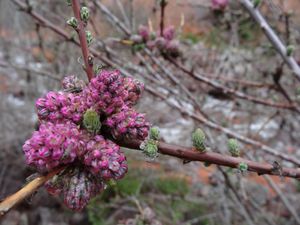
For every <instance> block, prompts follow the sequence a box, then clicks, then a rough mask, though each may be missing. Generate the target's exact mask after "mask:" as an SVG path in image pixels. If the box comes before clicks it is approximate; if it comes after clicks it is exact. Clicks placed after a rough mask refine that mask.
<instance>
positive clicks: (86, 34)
mask: <svg viewBox="0 0 300 225" xmlns="http://www.w3.org/2000/svg"><path fill="white" fill-rule="evenodd" d="M85 36H86V41H87V43H88V45H90V44H91V43H92V41H93V35H92V33H91V31H88V30H87V31H85Z"/></svg>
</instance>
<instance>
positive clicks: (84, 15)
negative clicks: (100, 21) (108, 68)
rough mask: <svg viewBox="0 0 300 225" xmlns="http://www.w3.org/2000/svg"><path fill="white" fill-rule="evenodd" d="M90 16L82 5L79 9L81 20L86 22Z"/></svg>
mask: <svg viewBox="0 0 300 225" xmlns="http://www.w3.org/2000/svg"><path fill="white" fill-rule="evenodd" d="M89 17H90V11H89V9H88V8H87V7H82V8H81V10H80V18H81V19H82V21H84V22H87V21H88V20H89Z"/></svg>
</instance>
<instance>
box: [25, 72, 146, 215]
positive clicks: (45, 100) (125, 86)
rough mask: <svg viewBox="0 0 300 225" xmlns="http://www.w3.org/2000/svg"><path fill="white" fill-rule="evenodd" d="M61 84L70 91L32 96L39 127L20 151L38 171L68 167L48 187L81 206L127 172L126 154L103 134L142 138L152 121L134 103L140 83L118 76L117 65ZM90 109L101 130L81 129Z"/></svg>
mask: <svg viewBox="0 0 300 225" xmlns="http://www.w3.org/2000/svg"><path fill="white" fill-rule="evenodd" d="M74 81H75V82H74ZM78 84H79V85H78ZM63 87H64V89H65V90H66V91H70V90H72V91H73V92H71V93H70V92H54V91H51V92H49V93H48V94H46V95H45V96H44V97H42V98H39V99H38V100H37V101H36V108H37V113H38V117H39V120H40V126H39V130H38V131H35V132H34V133H33V135H32V137H31V138H30V139H29V140H27V141H26V142H25V144H24V146H23V151H24V153H25V156H26V161H27V163H28V165H30V166H32V167H34V168H35V169H36V170H38V171H39V172H42V173H44V172H48V171H51V170H53V169H55V168H58V167H61V166H66V167H67V169H65V170H67V171H69V172H66V173H60V174H59V175H57V176H56V178H55V179H54V178H53V179H52V180H51V181H49V182H48V183H47V185H46V186H47V190H48V191H49V192H50V193H52V194H62V195H63V196H64V199H65V203H66V205H67V206H68V207H69V208H71V209H74V210H80V209H82V208H83V207H84V206H85V205H86V204H87V203H88V201H89V199H90V198H91V197H93V196H94V195H95V194H97V193H99V192H100V191H101V190H102V187H103V186H104V184H105V182H107V181H109V180H110V179H113V180H118V179H121V178H122V177H123V176H124V175H125V173H126V172H127V162H126V157H125V155H124V154H123V153H122V152H121V150H120V147H119V146H118V145H117V144H115V143H114V142H113V140H109V139H108V138H106V137H113V138H114V140H115V139H122V138H134V139H140V140H144V139H145V138H146V137H147V135H148V131H149V127H150V124H149V122H147V121H146V119H145V115H144V114H140V113H138V112H136V111H135V110H134V109H133V108H132V106H134V105H135V104H136V103H137V101H138V99H139V98H140V96H141V93H142V91H143V89H144V86H143V84H142V83H140V82H139V81H137V80H134V79H132V78H129V77H122V76H121V74H120V72H119V71H117V70H113V71H108V70H104V71H102V72H100V74H99V75H97V76H96V77H94V78H93V79H92V80H91V81H90V83H89V84H88V85H82V82H81V81H79V80H77V78H75V77H74V76H72V77H67V78H65V79H64V81H63ZM90 110H93V111H94V112H95V113H94V114H92V116H96V117H98V123H99V119H100V121H101V123H102V126H99V127H101V129H98V130H99V132H96V133H92V132H90V131H89V130H88V129H85V128H86V127H85V126H84V123H83V118H84V119H85V123H88V121H86V119H87V117H88V116H85V115H88V114H87V113H86V112H87V111H90ZM93 121H95V120H93V119H91V124H92V125H93ZM98 123H97V124H98ZM97 124H96V125H97ZM94 125H95V124H94ZM96 125H95V126H96ZM96 130H97V129H96ZM70 171H72V172H70ZM74 171H75V172H74ZM76 171H77V172H76Z"/></svg>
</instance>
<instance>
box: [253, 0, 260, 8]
mask: <svg viewBox="0 0 300 225" xmlns="http://www.w3.org/2000/svg"><path fill="white" fill-rule="evenodd" d="M259 4H260V0H254V1H253V6H254V8H257V7H258V5H259Z"/></svg>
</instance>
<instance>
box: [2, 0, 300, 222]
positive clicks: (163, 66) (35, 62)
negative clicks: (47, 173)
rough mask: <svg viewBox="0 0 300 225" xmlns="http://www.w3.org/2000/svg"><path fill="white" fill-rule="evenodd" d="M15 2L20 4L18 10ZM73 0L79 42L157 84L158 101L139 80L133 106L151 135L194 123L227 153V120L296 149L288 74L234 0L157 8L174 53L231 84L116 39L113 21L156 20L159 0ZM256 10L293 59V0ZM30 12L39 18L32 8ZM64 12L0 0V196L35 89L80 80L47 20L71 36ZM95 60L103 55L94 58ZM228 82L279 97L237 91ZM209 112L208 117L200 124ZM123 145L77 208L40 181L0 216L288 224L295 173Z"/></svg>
mask: <svg viewBox="0 0 300 225" xmlns="http://www.w3.org/2000/svg"><path fill="white" fill-rule="evenodd" d="M18 2H19V3H20V2H21V3H22V4H23V5H25V7H28V6H30V10H20V5H18V4H17V3H18ZM82 2H83V4H86V5H87V6H88V7H89V8H90V9H91V17H92V18H91V22H90V23H89V25H88V29H89V30H90V31H91V32H92V33H93V36H94V41H93V44H92V45H91V48H93V49H95V50H96V51H98V52H100V53H101V55H102V57H105V58H107V59H109V60H111V61H112V62H114V63H115V64H116V65H117V67H118V66H119V67H121V68H123V69H124V70H125V71H127V72H128V74H129V75H131V76H133V77H135V78H137V79H139V80H141V81H143V82H144V83H145V85H146V86H149V87H151V88H153V89H154V90H155V91H156V92H157V93H162V94H164V95H165V96H166V99H167V100H168V101H167V100H163V101H162V100H161V99H159V98H157V97H155V96H153V95H152V94H151V93H149V92H146V91H145V93H144V95H143V97H142V99H141V100H140V102H139V104H138V105H137V106H136V107H137V108H138V110H139V111H140V112H144V113H146V114H147V118H148V119H149V121H151V123H152V124H154V125H156V126H158V127H159V128H160V131H161V136H162V140H164V141H165V142H167V143H172V144H179V145H184V146H191V145H192V142H191V133H192V132H193V130H195V129H196V128H197V127H201V128H202V129H203V130H204V131H205V133H206V135H207V146H209V148H210V149H212V150H214V151H218V152H220V153H224V154H228V152H227V151H228V150H227V144H226V143H227V140H228V138H230V137H231V136H232V135H230V134H229V133H228V132H227V133H226V132H222V129H228V130H231V131H233V132H234V134H238V135H242V137H247V138H248V139H250V140H254V141H256V142H258V143H263V144H265V145H267V146H270V147H271V148H273V149H276V150H278V151H279V152H281V153H283V154H289V155H292V156H293V157H295V158H299V157H300V148H299V147H300V124H299V120H300V116H299V112H297V111H296V110H293V109H290V108H288V107H286V108H285V107H281V106H280V104H285V105H289V104H290V105H293V104H294V105H299V103H300V84H299V82H297V81H296V79H295V78H294V76H293V75H292V72H291V71H290V70H289V68H288V67H287V66H286V65H284V63H283V60H282V58H281V57H280V55H279V54H278V53H276V51H275V50H274V48H273V46H272V45H271V44H270V42H268V40H267V39H266V38H265V36H264V34H263V33H262V31H261V29H260V27H259V26H258V25H257V24H256V23H255V22H254V21H253V19H252V18H251V17H250V16H249V14H248V12H247V11H245V10H244V8H243V7H242V5H240V3H239V1H229V2H228V3H226V5H225V6H224V7H221V8H220V9H217V10H216V9H213V7H212V6H213V3H212V2H213V1H210V0H188V1H184V0H169V1H168V4H167V6H166V8H165V17H164V23H165V26H166V27H167V26H171V25H172V26H174V27H175V28H176V39H177V40H178V41H179V42H180V55H179V56H178V57H177V58H176V60H177V61H179V62H180V63H181V65H184V66H185V67H186V68H188V70H190V71H193V72H194V73H198V74H201V76H204V77H206V79H208V80H209V81H212V82H215V83H217V84H221V86H222V87H226V88H230V89H232V90H234V92H235V93H234V94H231V93H228V92H226V91H225V89H224V88H216V87H214V86H212V85H208V84H207V83H205V82H201V81H199V80H195V79H194V78H192V77H191V76H188V75H187V74H186V73H184V72H183V71H182V70H180V69H178V68H176V66H174V65H173V64H171V63H170V62H169V61H168V60H165V59H164V57H163V56H161V55H159V54H157V53H149V52H147V50H145V49H142V50H140V51H138V50H137V49H134V48H132V47H131V46H128V45H126V44H123V43H122V41H120V40H125V39H128V35H126V34H125V33H124V31H122V29H120V26H119V25H118V24H120V23H122V24H123V25H124V26H125V27H127V28H128V30H129V31H130V33H131V34H136V33H137V30H138V27H139V26H140V25H145V26H148V27H149V26H150V27H152V28H153V30H159V26H160V25H159V24H160V21H161V17H160V13H161V11H160V10H161V8H160V1H157V0H111V1H109V0H105V1H96V0H93V1H92V0H91V1H82ZM225 2H226V1H225ZM22 4H21V5H22ZM260 10H261V12H262V14H263V15H264V16H265V18H266V19H267V21H268V22H269V23H270V25H271V26H272V28H273V29H274V30H275V31H276V32H277V34H278V35H279V37H280V38H281V39H282V40H283V41H284V42H285V43H286V44H288V45H293V46H294V48H295V50H294V52H293V55H294V57H295V59H296V60H298V61H300V48H299V42H300V33H299V32H300V2H299V1H298V0H285V1H283V0H265V1H263V3H262V4H261V5H260ZM33 12H34V13H37V14H38V15H40V16H41V17H42V18H44V19H46V21H48V22H45V21H43V22H41V21H39V20H37V19H36V18H35V17H34V16H32V15H33ZM34 15H35V14H34ZM112 15H113V16H112ZM71 16H72V10H71V8H70V7H68V6H67V4H66V1H63V0H51V1H50V0H40V1H37V0H27V1H25V0H24V1H9V0H0V115H1V116H0V127H1V129H0V199H3V198H4V197H6V196H7V195H9V194H12V193H14V192H15V191H17V190H18V189H20V188H21V187H22V185H24V184H25V182H26V178H27V177H29V176H30V175H31V174H33V173H34V171H33V170H32V169H30V168H28V167H27V166H26V164H25V160H24V156H23V153H22V145H23V143H24V141H25V140H26V139H27V138H29V137H30V136H31V133H32V132H33V131H34V129H35V126H36V123H37V116H36V113H35V107H34V103H35V100H36V99H37V98H38V97H39V96H41V95H43V94H45V93H47V92H48V91H49V90H59V89H60V88H61V83H60V81H61V79H62V78H63V77H64V76H66V75H72V74H74V75H76V76H78V77H80V78H82V79H84V80H85V81H87V80H86V75H85V74H84V71H83V69H82V67H81V63H82V58H81V50H80V48H78V47H77V46H76V45H74V44H73V43H72V40H71V39H70V40H66V39H65V38H64V37H62V35H59V34H58V33H57V32H54V31H53V30H51V29H49V26H50V27H51V26H52V25H53V26H54V27H59V28H60V29H62V31H64V32H66V34H68V36H69V37H70V38H72V37H73V38H77V37H76V34H74V31H72V29H71V28H69V27H68V26H67V25H66V22H65V21H66V20H67V19H68V18H70V17H71ZM49 22H50V23H51V25H49ZM45 25H46V26H45ZM95 63H97V64H98V65H100V66H102V67H104V66H106V65H105V63H103V62H102V61H101V59H99V58H95ZM109 66H111V65H109ZM236 93H242V94H244V95H246V96H253V97H254V98H256V99H260V100H266V101H271V102H274V103H278V104H279V106H278V107H277V106H276V104H275V106H270V105H268V104H259V103H257V102H253V101H249V100H247V97H246V98H240V97H239V96H240V95H239V94H236ZM191 96H192V98H191ZM169 102H171V103H173V104H174V103H175V105H177V106H179V108H180V109H181V110H178V108H176V107H173V106H172V104H169ZM197 110H198V111H200V112H201V113H203V115H205V118H206V119H205V121H204V122H203V121H201V120H197V119H195V118H194V117H191V116H190V114H189V112H197ZM210 122H211V123H213V124H215V125H217V127H216V126H209V123H210ZM219 127H222V129H221V130H220V129H219ZM220 131H221V132H220ZM248 139H247V140H248ZM240 146H241V150H242V156H243V157H245V158H249V159H254V160H257V161H262V162H268V163H272V162H274V161H276V162H279V163H280V164H281V165H284V166H293V165H292V164H291V163H290V162H286V161H281V160H280V159H278V158H276V157H274V156H273V155H270V154H268V153H266V152H265V151H263V150H262V149H261V148H259V147H258V146H257V145H252V144H251V143H249V141H246V142H240ZM124 152H125V154H126V156H127V159H128V162H129V172H128V174H127V175H126V177H125V178H124V179H123V180H121V181H119V182H118V183H117V184H116V185H112V186H110V187H108V188H107V189H106V190H105V191H104V192H103V193H102V194H101V195H99V196H98V197H96V198H95V199H93V200H92V202H91V203H90V204H89V206H88V207H87V208H86V209H85V210H84V211H83V212H80V213H74V212H71V211H70V210H68V209H67V208H66V207H65V206H64V205H63V201H62V200H61V199H60V198H59V197H52V196H50V195H48V194H47V193H46V191H45V190H43V188H41V189H40V190H39V191H38V192H37V193H36V194H35V195H34V196H32V197H31V198H30V199H27V201H25V202H23V203H22V204H21V205H19V206H18V207H16V208H15V209H13V210H12V211H11V212H10V213H9V214H7V215H6V216H5V217H4V218H3V219H2V220H0V223H1V224H5V225H8V224H9V225H10V224H11V225H13V224H16V225H17V224H20V225H21V224H22V225H27V224H41V225H50V224H53V225H54V224H55V225H56V224H59V225H65V224H91V225H100V224H101V225H102V224H103V225H106V224H107V225H110V224H172V225H177V224H180V225H181V224H183V225H192V224H199V225H202V224H203V225H204V224H205V225H208V224H291V225H293V224H299V221H300V219H299V212H300V201H299V200H300V183H299V181H298V180H296V179H289V178H281V177H272V176H258V175H257V174H252V173H246V174H241V172H240V171H238V170H237V169H228V168H223V167H218V166H214V165H211V166H208V165H204V164H203V163H199V162H188V163H186V162H182V160H179V159H176V158H172V157H168V156H163V155H160V156H159V157H158V158H157V159H155V160H149V159H148V158H146V157H145V156H144V155H143V154H142V153H140V152H138V151H133V150H128V149H124Z"/></svg>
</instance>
